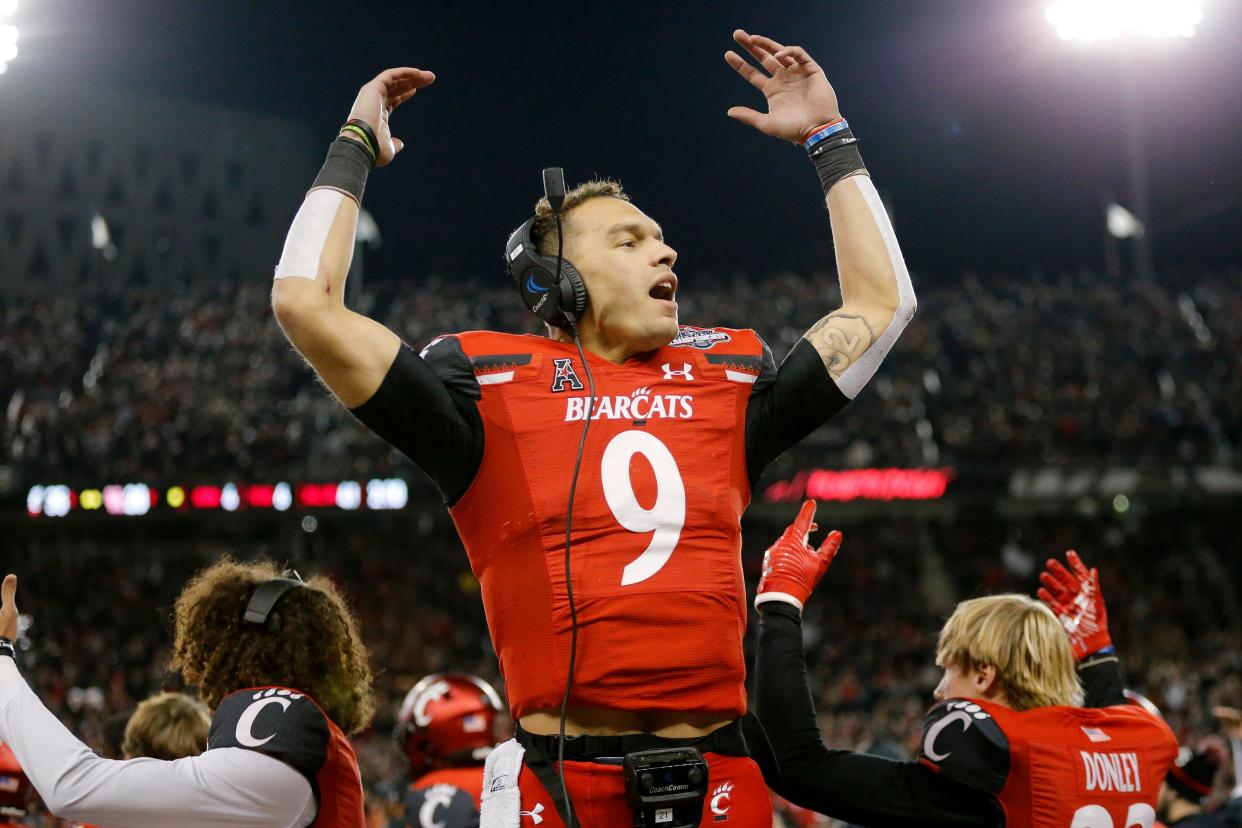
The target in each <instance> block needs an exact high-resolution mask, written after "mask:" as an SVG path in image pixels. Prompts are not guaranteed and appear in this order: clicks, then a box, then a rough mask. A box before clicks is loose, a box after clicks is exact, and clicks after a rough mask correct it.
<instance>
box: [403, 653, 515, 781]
mask: <svg viewBox="0 0 1242 828" xmlns="http://www.w3.org/2000/svg"><path fill="white" fill-rule="evenodd" d="M502 709H503V708H502V706H501V701H500V695H499V694H498V693H497V692H496V690H495V688H493V687H492V686H491V685H490V684H488V683H487V682H486V681H484V680H483V679H481V678H479V677H478V676H472V675H469V674H468V673H432V674H431V675H429V676H427V677H426V678H424V679H422V680H421V681H419V682H418V684H415V685H414V686H413V687H412V688H410V692H408V693H406V694H405V700H404V701H402V702H401V710H400V712H398V714H397V728H396V734H395V735H396V736H397V738H399V739H401V740H402V746H403V747H404V749H405V755H406V758H408V759H409V760H410V778H411V779H416V778H418V777H420V776H422V775H423V774H425V773H427V772H428V771H429V770H431V769H432V768H433V767H435V766H436V765H449V766H454V765H473V764H479V763H481V762H482V761H483V760H484V759H485V758H486V757H487V754H488V753H489V752H491V749H492V748H493V747H494V746H495V744H496V716H497V714H498V713H500V711H501V710H502Z"/></svg>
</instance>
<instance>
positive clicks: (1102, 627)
mask: <svg viewBox="0 0 1242 828" xmlns="http://www.w3.org/2000/svg"><path fill="white" fill-rule="evenodd" d="M1065 560H1066V561H1067V562H1068V563H1069V565H1070V568H1069V569H1066V568H1065V567H1064V566H1062V565H1061V562H1060V561H1058V560H1056V559H1054V558H1049V559H1048V562H1047V563H1046V564H1044V571H1043V572H1041V573H1040V575H1039V581H1040V583H1042V584H1043V586H1042V587H1040V588H1039V590H1038V592H1036V593H1035V594H1036V595H1038V596H1039V600H1041V601H1043V602H1044V603H1045V604H1047V605H1048V607H1049V608H1050V609H1051V610H1052V611H1053V612H1055V613H1056V615H1057V620H1059V621H1060V622H1061V626H1062V627H1064V628H1065V632H1066V634H1067V635H1069V640H1070V644H1071V645H1072V646H1073V648H1074V658H1076V659H1077V660H1078V661H1082V660H1083V659H1084V658H1086V657H1087V656H1089V655H1091V654H1093V653H1098V652H1100V651H1106V652H1112V649H1113V640H1112V638H1111V637H1110V636H1109V634H1108V613H1107V611H1106V610H1105V608H1104V596H1103V595H1102V594H1101V593H1100V571H1099V570H1098V569H1090V570H1088V569H1087V566H1086V564H1084V563H1083V562H1082V558H1079V557H1078V553H1077V552H1075V551H1074V550H1072V549H1071V550H1070V551H1068V552H1066V553H1065ZM1071 570H1072V571H1071Z"/></svg>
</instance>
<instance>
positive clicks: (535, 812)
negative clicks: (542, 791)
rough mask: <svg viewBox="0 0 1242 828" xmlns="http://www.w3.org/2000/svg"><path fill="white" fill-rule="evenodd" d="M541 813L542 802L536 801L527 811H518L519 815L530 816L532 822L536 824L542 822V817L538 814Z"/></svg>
mask: <svg viewBox="0 0 1242 828" xmlns="http://www.w3.org/2000/svg"><path fill="white" fill-rule="evenodd" d="M509 813H513V812H512V811H510V812H509ZM542 813H543V803H542V802H536V803H535V807H534V808H531V809H530V810H529V811H518V816H519V817H524V816H528V817H530V818H531V821H532V822H534V823H535V824H536V825H538V824H539V823H541V822H543V817H541V816H540V814H542Z"/></svg>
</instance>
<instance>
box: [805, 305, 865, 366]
mask: <svg viewBox="0 0 1242 828" xmlns="http://www.w3.org/2000/svg"><path fill="white" fill-rule="evenodd" d="M803 337H804V338H805V339H806V341H807V342H810V343H811V344H812V345H813V346H815V350H817V351H819V355H820V357H821V358H822V359H823V360H824V367H826V368H827V369H828V373H829V375H831V376H832V378H833V379H839V378H840V377H841V375H842V374H844V373H845V371H846V369H848V368H849V367H850V366H851V365H853V364H854V362H855V360H857V359H858V358H859V357H860V356H862V355H863V354H864V353H866V351H867V349H868V348H870V347H871V343H872V342H873V341H874V340H875V332H874V331H872V330H871V326H870V325H868V324H867V320H865V319H863V318H862V317H861V316H859V315H857V314H852V313H841V312H837V313H830V314H828V315H827V316H825V317H824V318H823V319H821V320H819V321H818V322H816V323H815V324H814V325H812V326H811V329H810V330H808V331H807V332H806V333H805V334H804V335H803Z"/></svg>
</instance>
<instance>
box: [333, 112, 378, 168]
mask: <svg viewBox="0 0 1242 828" xmlns="http://www.w3.org/2000/svg"><path fill="white" fill-rule="evenodd" d="M346 129H349V130H350V131H351V132H353V130H354V129H357V130H358V131H359V132H361V133H362V136H361V137H363V138H366V141H367V150H368V151H369V154H370V156H371V166H375V161H376V159H378V158H379V139H378V138H376V137H375V130H373V129H371V125H370V124H368V123H367V122H366V121H364V120H362V119H361V118H350V119H349V120H348V121H346V122H345V124H344V126H342V127H341V131H342V132H343V131H345V130H346ZM355 134H356V133H355Z"/></svg>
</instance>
